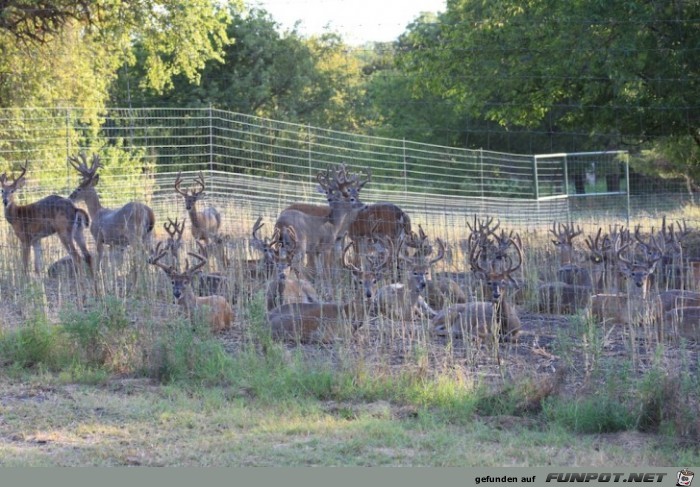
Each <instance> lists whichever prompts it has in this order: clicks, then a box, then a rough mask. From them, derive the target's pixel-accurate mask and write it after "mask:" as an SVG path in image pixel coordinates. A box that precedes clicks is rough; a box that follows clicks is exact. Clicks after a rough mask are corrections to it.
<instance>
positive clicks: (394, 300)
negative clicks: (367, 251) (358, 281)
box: [372, 239, 439, 323]
mask: <svg viewBox="0 0 700 487" xmlns="http://www.w3.org/2000/svg"><path fill="white" fill-rule="evenodd" d="M404 245H405V239H402V240H401V241H400V242H399V249H398V251H397V255H398V257H399V260H400V261H401V262H402V265H404V266H405V267H406V268H407V270H408V272H407V273H406V274H407V276H406V278H405V279H404V280H405V282H394V283H391V284H386V285H384V286H382V287H381V288H379V290H378V291H377V295H376V298H375V300H374V303H373V308H372V309H373V313H374V314H378V315H383V316H385V317H387V318H389V319H392V320H396V321H400V322H403V323H405V322H410V321H412V320H413V316H414V314H415V313H417V314H419V315H424V316H427V317H432V316H435V314H437V313H436V311H435V310H433V309H432V308H431V307H430V305H429V304H428V303H427V302H426V301H425V298H424V294H425V291H426V287H427V280H428V276H429V275H430V266H431V265H432V264H433V263H434V262H437V260H439V259H436V258H434V259H432V260H426V257H425V256H422V255H420V254H419V255H416V256H407V255H406V254H404V253H403V250H402V247H403V246H404Z"/></svg>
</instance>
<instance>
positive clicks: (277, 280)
mask: <svg viewBox="0 0 700 487" xmlns="http://www.w3.org/2000/svg"><path fill="white" fill-rule="evenodd" d="M290 231H291V234H290V241H291V242H292V243H294V244H296V235H295V234H294V229H290ZM273 240H275V236H273ZM280 247H281V245H280V244H279V243H278V244H277V245H274V246H272V249H271V252H272V258H273V260H274V265H275V269H276V274H275V276H274V278H273V279H272V280H271V281H270V282H269V283H268V285H267V292H266V293H265V298H266V301H267V309H268V311H269V310H271V309H273V308H276V307H277V306H280V305H283V304H288V303H318V302H319V301H320V300H319V299H318V295H317V294H316V290H315V289H314V287H313V285H312V284H311V283H310V282H309V281H307V280H306V279H302V278H300V277H299V276H298V275H297V276H296V278H295V277H292V276H291V275H290V272H293V270H292V261H293V260H294V254H295V247H288V248H287V249H286V252H280Z"/></svg>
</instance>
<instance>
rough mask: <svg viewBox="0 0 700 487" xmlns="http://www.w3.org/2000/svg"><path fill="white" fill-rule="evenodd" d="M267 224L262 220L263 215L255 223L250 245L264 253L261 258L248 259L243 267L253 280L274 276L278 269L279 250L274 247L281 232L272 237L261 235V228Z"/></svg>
mask: <svg viewBox="0 0 700 487" xmlns="http://www.w3.org/2000/svg"><path fill="white" fill-rule="evenodd" d="M263 225H265V224H264V223H263V222H262V217H258V219H257V220H256V221H255V223H254V224H253V231H252V234H251V239H250V241H249V245H250V247H251V248H253V249H255V250H257V251H258V252H260V253H261V254H262V257H261V258H260V259H247V260H245V261H244V262H243V267H244V269H245V271H246V276H247V277H250V278H251V279H253V280H260V281H262V280H265V279H269V278H270V277H272V276H273V275H274V273H275V270H276V258H277V256H278V254H279V253H278V252H276V249H275V248H274V243H275V242H278V240H279V238H278V237H279V234H273V235H272V237H269V238H268V237H264V238H263V237H261V236H260V229H261V228H262V227H263Z"/></svg>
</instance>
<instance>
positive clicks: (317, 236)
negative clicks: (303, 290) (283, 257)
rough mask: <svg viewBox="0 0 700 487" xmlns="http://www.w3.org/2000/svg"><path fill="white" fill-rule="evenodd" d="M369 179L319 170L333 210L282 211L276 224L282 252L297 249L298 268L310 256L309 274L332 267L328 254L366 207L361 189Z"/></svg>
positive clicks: (323, 187)
mask: <svg viewBox="0 0 700 487" xmlns="http://www.w3.org/2000/svg"><path fill="white" fill-rule="evenodd" d="M368 180H369V177H366V178H365V179H359V177H358V176H357V175H354V176H349V175H348V174H347V173H345V172H342V171H341V172H337V171H336V174H335V176H334V177H330V171H326V173H325V175H324V174H323V173H319V174H318V175H317V181H318V183H319V187H320V188H321V191H323V192H325V193H326V194H327V195H330V196H329V198H328V199H329V204H330V208H331V211H330V213H329V214H328V215H327V216H318V215H313V214H309V213H304V212H302V211H299V210H294V209H286V210H284V211H282V212H281V213H280V215H279V216H278V218H277V222H276V223H275V229H276V230H279V241H280V242H281V248H280V251H281V252H282V253H283V254H284V252H286V251H287V248H294V249H295V251H296V257H295V262H294V264H293V265H294V267H295V268H296V267H297V266H298V265H299V264H300V263H301V262H302V261H303V259H304V257H306V269H307V272H308V273H309V274H311V275H315V274H317V272H318V269H319V267H321V268H324V269H326V270H328V269H327V265H328V263H330V262H331V258H330V257H328V256H329V255H332V254H333V252H334V249H335V247H336V245H337V241H338V240H339V239H340V238H341V237H342V236H344V235H345V233H346V232H347V229H348V227H349V226H350V224H351V223H352V222H353V221H354V220H355V218H356V217H357V214H358V213H359V212H360V211H361V210H362V209H363V208H364V207H365V205H364V204H363V203H362V202H361V201H360V199H359V190H360V189H361V188H362V186H364V184H365V183H367V181H368ZM292 234H293V235H294V241H293V242H292ZM322 258H324V259H323V260H321V259H322ZM324 264H325V265H324Z"/></svg>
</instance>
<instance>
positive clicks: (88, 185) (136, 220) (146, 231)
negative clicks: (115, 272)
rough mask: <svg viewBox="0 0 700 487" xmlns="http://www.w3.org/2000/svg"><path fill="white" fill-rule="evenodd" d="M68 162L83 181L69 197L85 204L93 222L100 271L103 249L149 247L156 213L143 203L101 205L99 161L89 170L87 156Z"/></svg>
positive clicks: (93, 161) (92, 231)
mask: <svg viewBox="0 0 700 487" xmlns="http://www.w3.org/2000/svg"><path fill="white" fill-rule="evenodd" d="M68 162H69V163H70V164H71V166H73V168H74V169H75V170H76V171H78V173H80V175H81V176H82V179H81V181H80V183H79V184H78V187H77V188H76V189H75V190H74V191H73V192H72V193H71V194H70V196H69V198H70V199H71V200H72V201H84V202H85V204H86V206H87V209H88V213H90V217H91V218H92V223H91V225H90V232H91V233H92V236H93V237H94V239H95V244H96V247H97V268H98V269H99V268H100V265H101V262H102V256H103V254H104V246H105V245H110V246H118V247H126V246H128V245H130V246H131V247H137V246H138V245H143V247H144V248H146V249H148V247H150V241H151V234H152V232H153V227H154V225H155V216H154V214H153V210H152V209H151V208H149V207H148V206H146V205H144V204H143V203H138V202H130V203H127V204H125V205H124V206H122V207H121V208H119V209H110V208H105V207H103V206H102V205H101V204H100V197H99V196H98V195H97V191H96V190H95V186H96V185H97V183H98V182H99V180H100V175H99V174H97V170H98V169H99V168H100V158H99V156H97V154H95V155H93V156H92V162H91V165H90V167H88V162H87V156H86V155H85V154H84V153H81V154H80V155H79V156H78V157H69V158H68Z"/></svg>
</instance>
